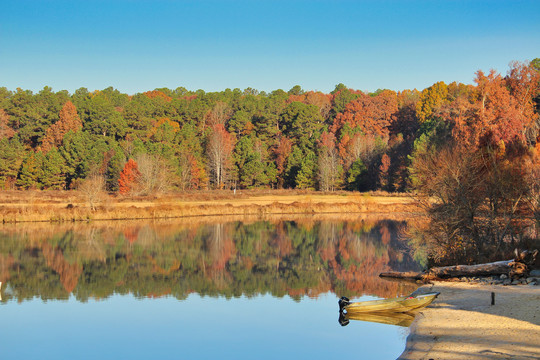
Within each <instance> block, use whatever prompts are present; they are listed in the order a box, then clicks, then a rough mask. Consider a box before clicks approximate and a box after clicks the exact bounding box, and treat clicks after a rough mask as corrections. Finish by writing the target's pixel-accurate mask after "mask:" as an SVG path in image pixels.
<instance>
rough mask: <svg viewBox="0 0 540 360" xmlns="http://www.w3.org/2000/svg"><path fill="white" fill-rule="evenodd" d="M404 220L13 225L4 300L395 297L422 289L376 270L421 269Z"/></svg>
mask: <svg viewBox="0 0 540 360" xmlns="http://www.w3.org/2000/svg"><path fill="white" fill-rule="evenodd" d="M406 226H407V225H406V222H403V221H392V220H373V221H339V220H317V221H314V220H311V219H300V220H298V219H297V220H295V221H281V220H279V221H262V220H258V221H251V222H240V221H228V222H214V223H204V222H199V223H194V222H193V221H183V222H159V223H156V222H152V223H141V222H116V223H100V224H70V225H49V224H47V225H45V224H44V225H29V226H23V227H21V226H20V225H19V226H10V227H7V226H5V227H4V228H2V230H1V231H0V281H2V282H3V283H4V284H5V285H4V288H5V286H6V285H7V286H8V288H9V291H6V292H4V299H3V302H6V301H9V300H17V301H23V300H27V299H31V298H34V297H38V298H41V299H66V298H68V297H69V296H70V294H73V295H74V297H75V298H76V299H78V300H79V301H83V302H84V301H87V300H88V299H89V298H98V299H99V298H105V297H108V296H111V295H112V294H128V293H132V294H134V295H135V296H139V297H160V296H165V295H171V296H174V297H175V298H177V299H184V298H186V297H187V296H188V295H189V294H190V293H198V294H201V295H203V296H204V295H209V296H225V297H227V298H229V297H234V296H241V295H246V296H248V297H249V296H255V295H258V294H265V293H270V294H272V295H273V296H279V297H281V296H285V295H289V296H291V297H292V298H294V299H299V298H300V297H302V296H305V295H307V296H310V297H317V296H318V295H319V294H322V293H326V292H329V291H331V292H334V293H336V294H338V295H340V296H341V295H346V296H349V297H354V296H359V295H364V294H365V295H375V296H378V297H393V296H396V295H397V294H399V293H407V292H410V291H412V290H413V289H414V288H415V285H414V284H408V285H404V284H402V283H396V282H389V281H385V280H381V279H379V277H378V274H379V273H380V272H383V271H388V270H397V271H406V270H417V269H418V265H417V264H416V262H415V261H414V260H412V258H411V256H410V255H409V254H410V251H408V249H407V245H406V240H400V236H399V234H400V232H402V230H403V229H404V228H405V227H406Z"/></svg>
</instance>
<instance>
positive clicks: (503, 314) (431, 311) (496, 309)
mask: <svg viewBox="0 0 540 360" xmlns="http://www.w3.org/2000/svg"><path fill="white" fill-rule="evenodd" d="M428 289H430V290H431V291H438V292H440V293H441V294H440V295H439V297H438V298H437V299H436V300H435V302H433V303H432V304H431V305H430V306H429V307H427V308H424V309H422V310H421V311H420V313H419V314H418V315H417V316H416V319H415V321H414V323H413V324H412V326H411V328H410V331H411V333H410V335H409V337H408V338H407V344H406V348H405V351H404V352H403V354H402V355H401V356H400V357H399V359H400V360H420V359H425V360H428V359H434V360H437V359H469V360H475V359H538V358H540V343H539V339H540V312H539V309H540V286H538V285H516V286H502V285H485V284H478V283H466V282H465V283H464V282H434V285H433V287H432V285H426V286H424V287H423V288H421V289H420V291H424V290H428ZM492 292H493V293H495V305H491V293H492Z"/></svg>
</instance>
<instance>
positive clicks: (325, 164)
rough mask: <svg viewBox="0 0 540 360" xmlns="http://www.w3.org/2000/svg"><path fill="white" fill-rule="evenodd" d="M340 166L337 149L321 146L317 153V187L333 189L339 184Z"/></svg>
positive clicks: (324, 189) (325, 189)
mask: <svg viewBox="0 0 540 360" xmlns="http://www.w3.org/2000/svg"><path fill="white" fill-rule="evenodd" d="M341 172H342V168H341V166H340V164H339V155H338V152H337V149H336V148H335V147H333V148H323V149H322V150H321V152H320V154H319V188H320V190H322V191H334V190H336V188H337V187H338V186H339V182H340V179H341Z"/></svg>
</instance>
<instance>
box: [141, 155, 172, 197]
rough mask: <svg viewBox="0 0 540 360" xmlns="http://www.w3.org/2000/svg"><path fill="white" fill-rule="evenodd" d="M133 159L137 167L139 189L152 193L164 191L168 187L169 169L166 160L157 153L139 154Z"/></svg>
mask: <svg viewBox="0 0 540 360" xmlns="http://www.w3.org/2000/svg"><path fill="white" fill-rule="evenodd" d="M135 161H136V162H137V165H138V167H139V172H140V173H141V176H140V177H139V181H138V183H139V191H140V192H141V193H142V194H144V195H148V194H154V193H160V192H163V191H166V190H168V189H169V187H170V182H171V176H172V175H171V171H170V169H169V166H168V164H167V162H166V161H165V160H164V159H163V158H161V157H160V156H157V155H149V154H139V155H137V156H136V158H135Z"/></svg>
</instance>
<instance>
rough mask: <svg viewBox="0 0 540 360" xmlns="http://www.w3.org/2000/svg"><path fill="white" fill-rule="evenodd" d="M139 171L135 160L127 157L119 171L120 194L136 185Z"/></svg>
mask: <svg viewBox="0 0 540 360" xmlns="http://www.w3.org/2000/svg"><path fill="white" fill-rule="evenodd" d="M140 176H141V173H140V172H139V167H138V165H137V163H136V162H135V160H133V159H129V161H128V162H127V163H126V165H125V166H124V170H122V172H121V173H120V179H118V185H119V191H120V194H123V195H125V194H129V193H131V192H132V191H133V190H134V189H135V188H136V186H137V184H138V182H139V178H140Z"/></svg>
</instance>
